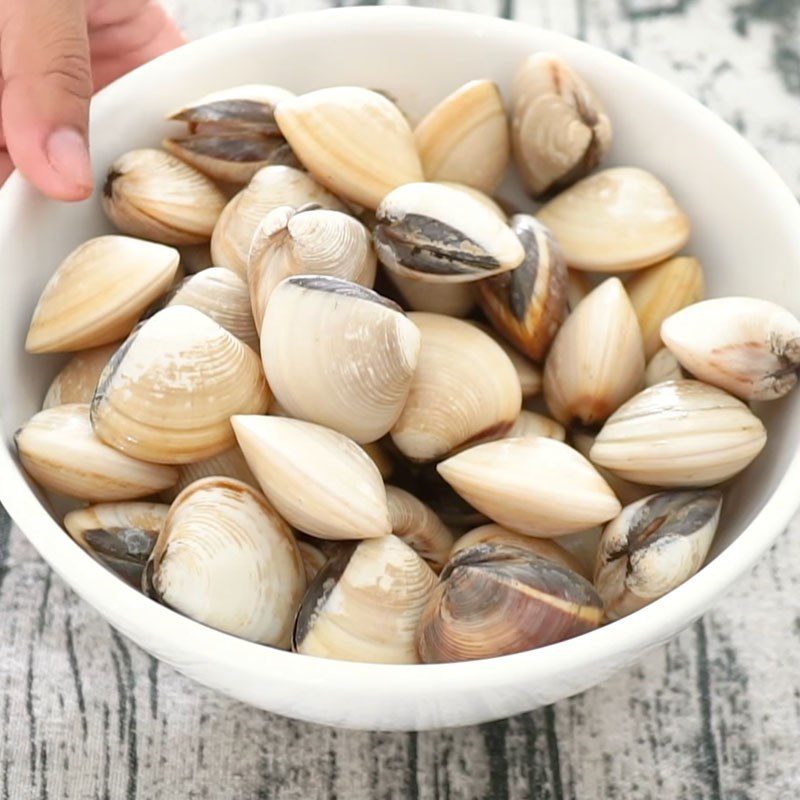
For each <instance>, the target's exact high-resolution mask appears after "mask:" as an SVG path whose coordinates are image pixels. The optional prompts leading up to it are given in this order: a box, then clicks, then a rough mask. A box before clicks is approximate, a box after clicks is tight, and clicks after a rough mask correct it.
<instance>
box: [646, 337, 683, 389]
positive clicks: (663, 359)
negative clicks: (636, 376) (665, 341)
mask: <svg viewBox="0 0 800 800" xmlns="http://www.w3.org/2000/svg"><path fill="white" fill-rule="evenodd" d="M685 377H686V375H685V374H684V372H683V369H682V368H681V365H680V363H679V362H678V359H677V358H675V356H674V355H673V354H672V353H671V352H670V350H669V348H668V347H662V348H661V349H660V350H657V351H656V353H655V355H653V357H652V358H651V359H650V360H649V361H648V362H647V366H646V367H645V370H644V385H645V386H655V385H656V384H657V383H664V381H680V380H683V378H685Z"/></svg>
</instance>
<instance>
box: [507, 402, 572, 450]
mask: <svg viewBox="0 0 800 800" xmlns="http://www.w3.org/2000/svg"><path fill="white" fill-rule="evenodd" d="M537 436H544V437H546V438H548V439H555V440H556V441H558V442H564V441H566V439H567V432H566V430H564V426H563V425H559V424H558V423H557V422H556V421H555V420H554V419H550V417H546V416H545V415H544V414H537V413H536V412H535V411H527V410H526V409H522V411H520V412H519V416H518V417H517V421H516V422H515V423H514V424H513V425H512V426H511V429H510V430H509V432H508V433H507V434H506V435H505V438H506V439H516V438H530V439H535V438H536V437H537Z"/></svg>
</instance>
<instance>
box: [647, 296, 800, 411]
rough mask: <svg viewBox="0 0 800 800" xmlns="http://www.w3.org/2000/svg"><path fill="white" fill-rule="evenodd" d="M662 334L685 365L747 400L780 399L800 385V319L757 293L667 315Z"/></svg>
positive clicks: (719, 299) (672, 351)
mask: <svg viewBox="0 0 800 800" xmlns="http://www.w3.org/2000/svg"><path fill="white" fill-rule="evenodd" d="M661 338H662V339H663V340H664V344H666V346H667V347H668V348H669V349H670V352H671V353H672V354H673V355H674V356H675V357H676V358H677V359H678V361H679V362H680V364H681V366H683V367H684V368H685V369H687V370H688V371H689V372H691V373H692V375H694V376H695V377H696V378H699V379H700V380H702V381H705V382H706V383H711V384H714V386H719V387H720V388H722V389H725V390H727V391H729V392H731V394H735V395H736V396H737V397H741V398H742V399H743V400H775V399H776V398H778V397H783V396H784V395H785V394H787V393H788V392H790V391H791V390H792V389H793V388H794V387H795V385H796V384H797V373H798V371H800V320H798V319H797V317H795V315H794V314H792V313H791V312H790V311H788V310H787V309H785V308H783V307H782V306H779V305H778V304H777V303H772V302H770V301H769V300H759V299H756V298H755V297H720V298H716V299H714V300H705V301H704V302H702V303H695V304H694V305H691V306H687V307H686V308H684V309H682V310H681V311H678V312H677V313H675V314H673V315H672V316H671V317H669V318H667V319H666V320H665V321H664V323H663V325H662V326H661Z"/></svg>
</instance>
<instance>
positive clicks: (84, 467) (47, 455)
mask: <svg viewBox="0 0 800 800" xmlns="http://www.w3.org/2000/svg"><path fill="white" fill-rule="evenodd" d="M14 441H15V443H16V445H17V452H18V454H19V459H20V461H21V462H22V466H23V467H25V471H26V472H27V473H28V474H29V475H30V476H31V477H32V478H33V479H34V480H35V481H37V483H39V484H41V486H43V487H44V488H45V489H49V490H51V491H54V492H58V493H60V494H65V495H68V496H69V497H75V498H77V499H79V500H89V501H93V502H112V501H114V500H133V499H135V498H137V497H146V496H147V495H151V494H154V493H155V492H160V491H161V490H162V489H167V488H168V487H170V486H172V485H173V484H174V483H175V482H176V481H177V480H178V473H177V470H176V469H175V468H174V467H169V466H165V465H163V464H148V463H147V462H144V461H138V460H137V459H135V458H131V457H130V456H128V455H125V453H121V452H119V451H118V450H115V449H114V448H113V447H109V446H108V445H107V444H105V443H104V442H103V441H101V440H100V439H99V438H98V437H97V436H96V435H95V434H94V432H93V431H92V425H91V423H90V421H89V406H88V405H87V404H86V403H70V404H68V405H63V406H57V407H55V408H48V409H46V410H45V411H40V412H39V413H38V414H35V415H34V416H33V417H31V419H29V420H28V421H27V422H26V423H24V424H23V425H22V427H21V428H20V429H19V430H18V431H17V432H16V433H15V434H14Z"/></svg>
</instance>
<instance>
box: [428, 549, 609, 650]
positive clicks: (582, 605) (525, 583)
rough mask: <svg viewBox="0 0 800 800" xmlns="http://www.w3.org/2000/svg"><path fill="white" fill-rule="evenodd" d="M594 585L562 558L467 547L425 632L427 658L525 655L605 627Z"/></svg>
mask: <svg viewBox="0 0 800 800" xmlns="http://www.w3.org/2000/svg"><path fill="white" fill-rule="evenodd" d="M602 618H603V607H602V603H601V601H600V598H599V597H598V596H597V592H596V591H595V590H594V587H593V586H592V585H591V584H590V583H589V582H588V581H587V580H586V579H585V578H582V577H581V576H580V575H578V574H577V573H575V572H572V570H569V569H566V568H565V567H563V566H561V565H560V564H556V563H554V562H553V561H549V560H547V559H544V558H540V557H539V556H536V555H534V554H533V553H531V552H529V551H528V550H522V549H520V548H518V547H513V546H510V545H507V544H498V543H492V544H478V545H474V546H472V547H469V548H466V549H464V550H460V551H459V552H457V553H456V554H455V555H454V556H453V558H451V559H450V561H449V562H448V563H447V565H446V566H445V568H444V570H442V574H441V579H440V581H439V584H438V585H437V586H436V588H435V589H434V591H433V593H432V594H431V597H430V599H429V600H428V603H427V605H426V606H425V610H424V611H423V613H422V618H421V619H420V624H419V630H418V633H417V644H418V647H419V654H420V657H421V659H422V661H423V662H425V663H441V662H448V661H469V660H472V659H477V658H491V657H494V656H501V655H507V654H509V653H519V652H522V651H523V650H532V649H534V648H537V647H544V646H545V645H548V644H554V643H555V642H560V641H563V640H564V639H570V638H572V637H573V636H577V635H579V634H581V633H586V632H587V631H590V630H593V629H595V628H597V627H598V626H599V625H600V623H601V621H602Z"/></svg>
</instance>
